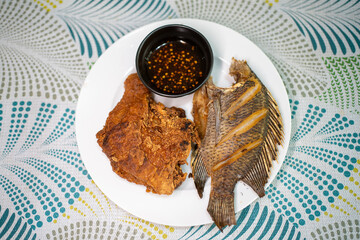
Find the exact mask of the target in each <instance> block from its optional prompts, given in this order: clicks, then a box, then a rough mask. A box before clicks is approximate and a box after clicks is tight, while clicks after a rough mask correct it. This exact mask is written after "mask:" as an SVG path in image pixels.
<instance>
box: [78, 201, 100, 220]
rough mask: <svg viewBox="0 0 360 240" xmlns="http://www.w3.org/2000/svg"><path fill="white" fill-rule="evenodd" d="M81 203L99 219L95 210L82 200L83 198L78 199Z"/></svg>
mask: <svg viewBox="0 0 360 240" xmlns="http://www.w3.org/2000/svg"><path fill="white" fill-rule="evenodd" d="M78 200H79V202H80V203H82V204H84V205H85V207H87V208H88V209H89V210H90V211H91V212H92V213H93V214H94V215H95V216H96V217H97V214H96V212H95V211H94V209H93V208H92V207H91V206H90V205H89V204H88V203H87V202H86V201H85V200H84V199H82V198H81V197H79V198H78Z"/></svg>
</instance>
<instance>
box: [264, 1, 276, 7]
mask: <svg viewBox="0 0 360 240" xmlns="http://www.w3.org/2000/svg"><path fill="white" fill-rule="evenodd" d="M278 2H279V0H265V3H266V4H268V5H269V6H270V7H272V6H273V5H274V4H275V3H278Z"/></svg>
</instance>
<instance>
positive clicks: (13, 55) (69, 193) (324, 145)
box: [0, 0, 360, 239]
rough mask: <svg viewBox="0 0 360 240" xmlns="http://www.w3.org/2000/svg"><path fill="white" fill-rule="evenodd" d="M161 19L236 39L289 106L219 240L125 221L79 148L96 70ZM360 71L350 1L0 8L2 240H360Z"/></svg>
mask: <svg viewBox="0 0 360 240" xmlns="http://www.w3.org/2000/svg"><path fill="white" fill-rule="evenodd" d="M169 18H199V19H205V20H209V21H213V22H216V23H220V24H222V25H225V26H227V27H230V28H232V29H234V30H236V31H238V32H239V33H241V34H243V35H244V36H246V37H247V38H249V39H250V40H252V41H253V42H254V43H255V44H256V45H257V46H259V47H260V48H261V49H262V50H263V51H264V52H265V53H266V55H267V56H268V57H269V58H270V59H271V61H272V62H273V63H274V65H275V66H276V68H277V70H278V71H279V73H280V75H281V77H282V79H283V81H284V84H285V86H286V89H287V92H288V95H289V98H290V107H291V118H292V130H291V131H292V132H291V141H290V147H289V150H288V153H287V155H286V158H285V161H284V164H283V166H282V168H281V170H280V172H279V174H278V175H277V177H276V180H275V181H274V182H272V183H271V184H270V187H269V188H268V189H267V190H266V196H265V197H263V198H261V199H258V200H257V201H255V202H253V203H252V204H251V205H249V206H248V207H246V208H245V209H244V210H242V211H241V212H239V213H237V214H236V219H237V225H236V226H230V227H227V228H225V229H224V232H223V233H221V232H220V231H219V230H218V228H217V227H215V225H214V224H208V225H203V226H192V227H173V226H166V225H159V224H155V223H151V222H147V221H144V220H142V219H139V218H137V217H135V216H132V215H130V214H128V213H126V212H125V211H124V210H122V209H121V208H120V207H118V206H117V205H115V204H114V203H113V202H111V201H110V200H109V199H108V198H107V197H106V196H105V195H104V194H103V193H102V192H101V191H100V190H99V189H98V187H97V186H96V185H95V183H94V182H93V181H92V178H91V176H90V175H89V174H88V172H87V170H86V168H85V167H84V164H83V162H82V159H81V157H80V154H79V151H78V147H77V142H76V135H75V125H74V122H75V109H76V104H77V99H78V96H79V92H80V89H81V86H82V83H83V81H84V79H85V78H86V75H87V73H88V72H89V70H90V69H91V67H92V66H93V64H94V63H95V62H96V60H97V59H98V57H99V56H100V55H101V54H102V53H103V52H104V51H105V50H106V49H107V48H108V47H109V46H110V45H111V44H112V43H114V41H116V40H117V39H119V38H121V37H122V36H124V35H125V34H126V33H128V32H130V31H132V30H134V29H136V28H138V27H141V26H143V25H145V24H148V23H150V22H154V21H159V20H164V19H169ZM359 76H360V2H359V1H356V0H350V1H345V0H341V1H339V0H303V1H300V0H292V1H291V0H252V1H250V0H248V1H235V0H234V1H224V0H211V1H210V0H209V1H196V0H171V1H170V0H169V1H166V0H149V1H143V0H137V1H130V0H123V1H121V0H120V1H112V0H103V1H101V0H94V1H85V0H15V1H10V0H1V1H0V78H1V87H0V239H18V238H20V239H22V238H25V239H116V238H119V239H197V238H200V239H210V238H214V239H218V238H219V239H220V238H221V239H225V238H228V239H236V238H241V239H245V238H246V239H262V238H264V239H273V238H274V239H282V238H284V239H304V238H306V239H310V238H311V239H312V238H316V239H360V223H359V218H360V217H359V215H360V213H359V210H360V204H359V203H360V201H359V200H360V185H359V181H360V171H359V169H360V127H359V126H360V79H359ZM124 194H125V193H124Z"/></svg>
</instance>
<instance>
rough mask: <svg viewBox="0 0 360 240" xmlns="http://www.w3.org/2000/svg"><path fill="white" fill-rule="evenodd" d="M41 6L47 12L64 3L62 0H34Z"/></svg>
mask: <svg viewBox="0 0 360 240" xmlns="http://www.w3.org/2000/svg"><path fill="white" fill-rule="evenodd" d="M34 2H35V3H37V4H38V5H39V6H40V7H42V8H44V9H45V10H46V11H47V12H50V11H51V10H52V9H55V8H57V7H58V5H59V4H62V3H63V1H62V0H56V1H50V0H34Z"/></svg>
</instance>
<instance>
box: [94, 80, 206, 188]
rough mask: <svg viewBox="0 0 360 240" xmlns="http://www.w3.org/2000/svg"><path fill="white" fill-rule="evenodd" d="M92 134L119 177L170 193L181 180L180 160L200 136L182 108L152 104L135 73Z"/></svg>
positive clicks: (183, 162) (181, 161)
mask: <svg viewBox="0 0 360 240" xmlns="http://www.w3.org/2000/svg"><path fill="white" fill-rule="evenodd" d="M96 137H97V139H98V144H99V145H100V147H101V148H102V150H103V152H104V153H105V154H106V155H107V157H108V158H109V160H110V162H111V166H112V169H113V171H114V172H115V173H117V174H118V175H119V176H121V177H123V178H125V179H127V180H128V181H130V182H134V183H136V184H142V185H144V186H146V191H148V192H153V193H157V194H168V195H169V194H172V193H173V191H174V189H175V188H177V187H178V186H179V185H180V184H181V183H182V182H183V181H184V180H185V179H186V175H187V174H186V173H183V172H182V170H181V165H182V164H187V162H186V159H187V157H188V155H189V153H190V151H191V144H192V142H196V143H199V137H198V134H197V131H196V129H195V125H194V123H193V122H192V121H190V120H188V119H186V116H185V111H184V110H183V109H180V108H175V107H171V108H167V107H165V106H164V105H163V104H162V103H156V102H155V101H154V100H153V98H152V96H151V93H150V91H149V90H148V89H147V88H146V87H145V86H144V85H143V84H142V82H141V81H140V79H139V78H138V76H137V74H131V75H129V76H128V78H127V79H126V81H125V93H124V95H123V97H122V99H121V100H120V102H119V103H118V104H117V105H116V107H115V108H114V109H113V110H112V111H111V112H110V113H109V116H108V118H107V120H106V123H105V126H104V128H103V129H102V130H100V131H99V132H98V133H97V134H96Z"/></svg>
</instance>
